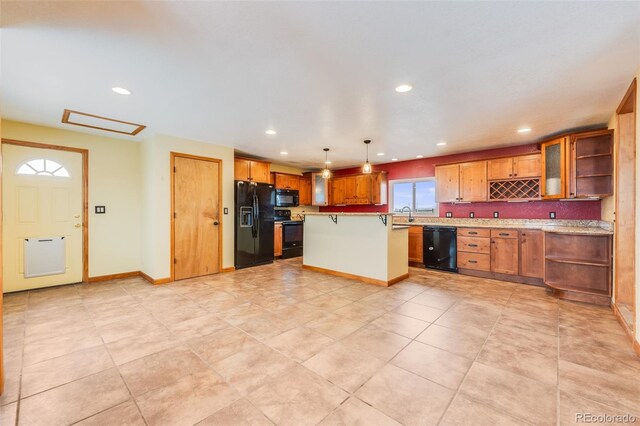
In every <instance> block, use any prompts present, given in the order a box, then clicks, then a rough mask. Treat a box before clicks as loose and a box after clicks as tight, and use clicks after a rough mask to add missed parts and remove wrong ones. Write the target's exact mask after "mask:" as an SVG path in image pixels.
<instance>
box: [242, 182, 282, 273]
mask: <svg viewBox="0 0 640 426" xmlns="http://www.w3.org/2000/svg"><path fill="white" fill-rule="evenodd" d="M235 198H236V202H235V210H236V211H235V214H236V229H235V267H236V269H240V268H246V267H249V266H256V265H263V264H265V263H271V262H273V215H274V206H275V202H276V196H275V189H274V187H273V185H269V184H267V183H256V182H249V181H243V180H237V181H235Z"/></svg>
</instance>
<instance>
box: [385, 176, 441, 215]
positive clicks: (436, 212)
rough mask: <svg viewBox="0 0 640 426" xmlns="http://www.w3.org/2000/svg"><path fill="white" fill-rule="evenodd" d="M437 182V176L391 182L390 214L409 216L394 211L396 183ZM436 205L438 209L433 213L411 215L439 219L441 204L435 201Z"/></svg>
mask: <svg viewBox="0 0 640 426" xmlns="http://www.w3.org/2000/svg"><path fill="white" fill-rule="evenodd" d="M435 180H436V177H435V176H429V177H421V178H410V179H394V180H390V181H389V182H388V184H389V203H388V206H389V212H390V213H394V214H396V215H398V216H409V215H408V214H406V213H399V212H394V211H393V186H394V184H396V183H409V182H412V183H417V182H429V181H434V182H435ZM435 203H436V208H435V210H434V212H433V213H423V212H421V213H418V212H415V211H412V212H411V215H412V216H414V217H438V216H439V214H440V211H439V210H440V203H438V201H437V200H435ZM414 207H415V206H414Z"/></svg>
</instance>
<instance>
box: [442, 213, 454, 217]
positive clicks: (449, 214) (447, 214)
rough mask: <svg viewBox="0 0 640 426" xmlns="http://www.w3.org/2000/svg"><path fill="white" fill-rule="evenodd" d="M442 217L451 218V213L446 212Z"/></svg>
mask: <svg viewBox="0 0 640 426" xmlns="http://www.w3.org/2000/svg"><path fill="white" fill-rule="evenodd" d="M444 215H445V217H453V213H451V212H446V213H445V214H444Z"/></svg>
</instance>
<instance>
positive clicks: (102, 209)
mask: <svg viewBox="0 0 640 426" xmlns="http://www.w3.org/2000/svg"><path fill="white" fill-rule="evenodd" d="M95 212H96V214H105V213H107V207H106V206H95Z"/></svg>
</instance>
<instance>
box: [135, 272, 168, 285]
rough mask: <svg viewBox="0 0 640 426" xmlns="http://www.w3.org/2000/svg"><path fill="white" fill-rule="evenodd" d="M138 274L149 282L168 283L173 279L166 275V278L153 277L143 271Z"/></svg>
mask: <svg viewBox="0 0 640 426" xmlns="http://www.w3.org/2000/svg"><path fill="white" fill-rule="evenodd" d="M140 276H141V277H142V278H144V279H145V280H147V281H149V282H150V283H151V284H156V285H157V284H167V283H170V282H171V281H173V280H172V279H171V277H167V278H160V279H157V280H155V279H153V278H151V277H150V276H149V275H147V274H145V273H144V272H142V271H140Z"/></svg>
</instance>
